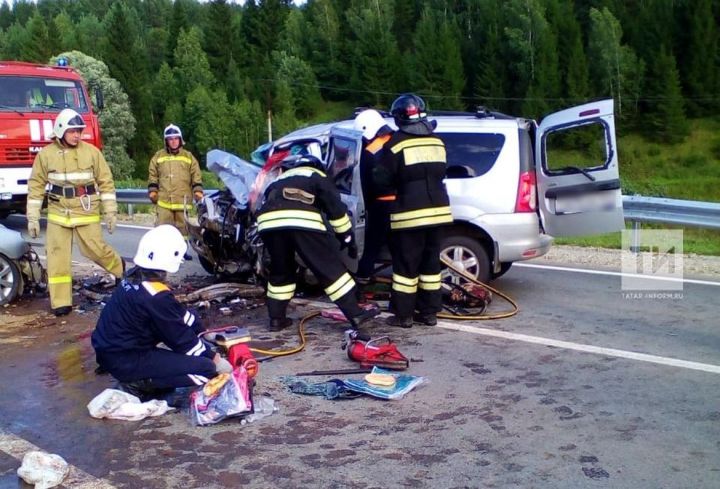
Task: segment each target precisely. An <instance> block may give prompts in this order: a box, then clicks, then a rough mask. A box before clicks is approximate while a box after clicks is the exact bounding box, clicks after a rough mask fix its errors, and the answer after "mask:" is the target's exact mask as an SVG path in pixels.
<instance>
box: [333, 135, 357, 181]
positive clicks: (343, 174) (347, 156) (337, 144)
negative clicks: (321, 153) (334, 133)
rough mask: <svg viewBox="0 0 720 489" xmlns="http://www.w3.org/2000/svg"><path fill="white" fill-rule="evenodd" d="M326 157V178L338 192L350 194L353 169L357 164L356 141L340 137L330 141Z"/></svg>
mask: <svg viewBox="0 0 720 489" xmlns="http://www.w3.org/2000/svg"><path fill="white" fill-rule="evenodd" d="M329 144H330V148H329V151H330V153H329V155H328V176H329V177H330V178H331V179H332V180H333V181H334V182H335V186H336V187H337V188H338V190H339V191H340V192H342V193H344V194H350V193H352V175H353V169H354V168H355V166H356V165H357V164H358V161H357V158H356V156H355V155H357V153H358V151H357V145H358V141H357V140H353V139H346V138H341V137H333V138H332V139H331V140H330V143H329Z"/></svg>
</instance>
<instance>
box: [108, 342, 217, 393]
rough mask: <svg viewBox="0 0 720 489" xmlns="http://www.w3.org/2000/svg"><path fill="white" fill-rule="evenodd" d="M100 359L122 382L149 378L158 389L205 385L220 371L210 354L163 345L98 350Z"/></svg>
mask: <svg viewBox="0 0 720 489" xmlns="http://www.w3.org/2000/svg"><path fill="white" fill-rule="evenodd" d="M96 357H97V362H98V365H100V366H101V367H102V368H104V369H105V370H107V371H108V372H110V374H111V375H112V376H113V377H115V378H116V379H117V380H119V381H120V382H134V381H137V380H149V381H150V382H151V383H152V386H153V387H155V388H158V389H166V388H170V387H190V386H194V385H203V384H205V383H206V382H207V381H208V380H210V379H211V378H213V377H215V376H216V375H217V369H216V367H215V363H214V362H213V361H212V360H211V359H209V358H207V357H196V356H192V355H183V354H181V353H175V352H174V351H170V350H165V349H162V348H153V349H152V350H145V351H124V352H103V351H98V352H96Z"/></svg>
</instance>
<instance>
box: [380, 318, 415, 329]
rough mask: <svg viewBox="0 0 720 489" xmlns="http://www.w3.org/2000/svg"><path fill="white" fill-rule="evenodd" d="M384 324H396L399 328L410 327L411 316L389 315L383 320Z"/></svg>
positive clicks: (411, 322) (411, 324)
mask: <svg viewBox="0 0 720 489" xmlns="http://www.w3.org/2000/svg"><path fill="white" fill-rule="evenodd" d="M385 324H387V325H388V326H397V327H399V328H412V326H413V318H411V317H400V316H390V317H389V318H387V319H386V320H385Z"/></svg>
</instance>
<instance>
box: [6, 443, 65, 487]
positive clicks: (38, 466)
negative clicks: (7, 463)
mask: <svg viewBox="0 0 720 489" xmlns="http://www.w3.org/2000/svg"><path fill="white" fill-rule="evenodd" d="M69 473H70V466H69V465H68V463H67V462H66V461H65V460H64V459H63V458H62V457H61V456H60V455H55V454H52V453H45V452H39V451H33V452H27V453H26V454H25V456H24V457H23V460H22V465H20V468H19V469H18V470H17V475H18V477H20V478H21V479H22V480H24V481H25V482H27V483H28V484H34V485H35V489H47V488H50V487H55V486H59V485H60V484H62V481H63V480H64V479H65V477H67V475H68V474H69Z"/></svg>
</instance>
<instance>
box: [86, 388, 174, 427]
mask: <svg viewBox="0 0 720 489" xmlns="http://www.w3.org/2000/svg"><path fill="white" fill-rule="evenodd" d="M87 407H88V411H89V412H90V416H92V417H93V418H98V419H101V418H110V419H121V420H125V421H140V420H141V419H145V418H147V417H149V416H160V415H161V414H165V413H166V412H168V411H170V410H171V409H174V408H171V407H170V406H168V403H167V401H159V400H157V399H153V400H151V401H148V402H140V399H138V398H137V397H136V396H133V395H132V394H128V393H127V392H123V391H119V390H117V389H105V390H104V391H102V392H101V393H100V394H98V395H97V396H95V398H94V399H93V400H92V401H90V403H89V404H88V406H87Z"/></svg>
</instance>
